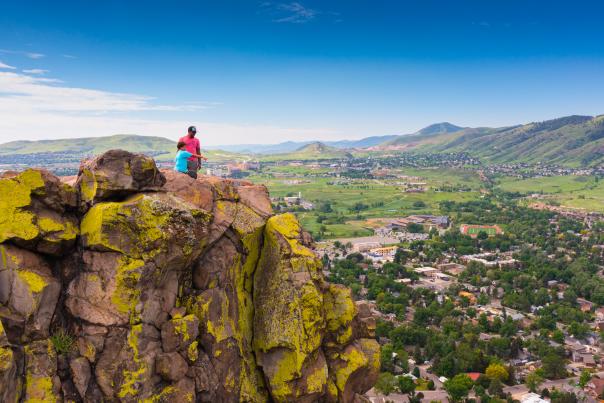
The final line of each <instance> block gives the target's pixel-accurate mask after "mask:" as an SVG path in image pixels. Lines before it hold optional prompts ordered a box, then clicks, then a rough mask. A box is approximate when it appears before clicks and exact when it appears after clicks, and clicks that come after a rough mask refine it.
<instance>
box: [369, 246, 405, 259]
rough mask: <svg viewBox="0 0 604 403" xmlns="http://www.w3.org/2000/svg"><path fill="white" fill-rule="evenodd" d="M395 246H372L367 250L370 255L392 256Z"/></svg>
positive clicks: (394, 252)
mask: <svg viewBox="0 0 604 403" xmlns="http://www.w3.org/2000/svg"><path fill="white" fill-rule="evenodd" d="M397 249H398V247H397V246H384V247H382V248H373V249H370V250H369V253H370V254H372V255H378V256H382V257H385V256H394V255H395V254H396V250H397Z"/></svg>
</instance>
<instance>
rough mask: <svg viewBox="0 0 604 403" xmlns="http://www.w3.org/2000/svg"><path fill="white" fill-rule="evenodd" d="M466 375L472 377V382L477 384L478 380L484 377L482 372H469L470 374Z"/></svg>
mask: <svg viewBox="0 0 604 403" xmlns="http://www.w3.org/2000/svg"><path fill="white" fill-rule="evenodd" d="M466 375H467V376H469V377H470V379H471V380H472V382H476V381H477V380H478V378H480V375H482V374H481V373H480V372H468V373H466Z"/></svg>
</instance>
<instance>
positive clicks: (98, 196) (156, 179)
mask: <svg viewBox="0 0 604 403" xmlns="http://www.w3.org/2000/svg"><path fill="white" fill-rule="evenodd" d="M164 183H166V179H165V177H164V176H163V175H162V173H161V172H159V170H158V169H157V166H156V165H155V161H154V160H153V158H151V157H147V156H146V155H143V154H133V153H130V152H128V151H124V150H110V151H107V152H105V153H104V154H102V155H100V156H98V157H96V158H94V159H92V160H89V161H85V162H83V163H82V165H81V166H80V173H79V175H78V179H77V182H76V188H77V189H78V193H79V194H80V199H81V202H82V203H83V204H84V205H90V204H93V203H96V202H99V201H103V200H114V199H116V198H122V197H125V196H128V195H131V194H133V193H138V192H148V191H158V190H160V189H161V187H162V186H163V185H164Z"/></svg>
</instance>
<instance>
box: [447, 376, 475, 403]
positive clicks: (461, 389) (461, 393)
mask: <svg viewBox="0 0 604 403" xmlns="http://www.w3.org/2000/svg"><path fill="white" fill-rule="evenodd" d="M444 386H445V390H446V391H447V394H448V395H449V400H450V401H451V402H460V401H462V400H463V399H464V398H466V397H467V396H468V393H470V389H472V386H473V382H472V379H470V377H469V376H467V375H466V374H457V375H455V376H454V377H453V378H451V379H449V380H447V381H446V382H445V384H444Z"/></svg>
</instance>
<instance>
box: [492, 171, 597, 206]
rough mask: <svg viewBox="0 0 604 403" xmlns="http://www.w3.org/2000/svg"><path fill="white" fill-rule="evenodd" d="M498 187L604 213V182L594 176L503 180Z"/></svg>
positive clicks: (506, 178)
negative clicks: (536, 194) (539, 195)
mask: <svg viewBox="0 0 604 403" xmlns="http://www.w3.org/2000/svg"><path fill="white" fill-rule="evenodd" d="M498 187H499V188H500V189H501V190H504V191H507V192H520V193H524V194H527V195H528V194H534V193H539V194H542V198H543V200H545V201H554V202H557V203H560V205H562V206H567V207H573V208H581V209H586V210H589V211H599V212H604V181H603V180H598V179H596V178H595V177H594V176H550V177H544V178H531V179H523V180H518V179H516V178H510V177H505V178H502V179H501V180H500V181H499V183H498Z"/></svg>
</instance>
